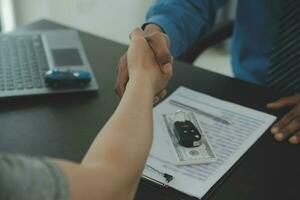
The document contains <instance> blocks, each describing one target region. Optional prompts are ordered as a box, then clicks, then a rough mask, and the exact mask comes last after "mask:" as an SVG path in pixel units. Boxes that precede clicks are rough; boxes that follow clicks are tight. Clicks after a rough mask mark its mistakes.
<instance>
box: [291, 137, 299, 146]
mask: <svg viewBox="0 0 300 200" xmlns="http://www.w3.org/2000/svg"><path fill="white" fill-rule="evenodd" d="M289 142H290V143H291V144H298V143H299V139H298V137H297V136H293V137H291V138H290V139H289Z"/></svg>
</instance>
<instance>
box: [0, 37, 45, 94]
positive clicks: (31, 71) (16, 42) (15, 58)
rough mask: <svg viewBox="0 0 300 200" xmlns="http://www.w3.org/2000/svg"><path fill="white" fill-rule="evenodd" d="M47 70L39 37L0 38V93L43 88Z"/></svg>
mask: <svg viewBox="0 0 300 200" xmlns="http://www.w3.org/2000/svg"><path fill="white" fill-rule="evenodd" d="M48 69H49V67H48V63H47V58H46V54H45V50H44V47H43V43H42V39H41V36H40V35H22V36H0V91H14V90H17V91H19V90H28V89H29V90H30V89H36V88H44V87H45V81H44V74H45V72H46V71H47V70H48Z"/></svg>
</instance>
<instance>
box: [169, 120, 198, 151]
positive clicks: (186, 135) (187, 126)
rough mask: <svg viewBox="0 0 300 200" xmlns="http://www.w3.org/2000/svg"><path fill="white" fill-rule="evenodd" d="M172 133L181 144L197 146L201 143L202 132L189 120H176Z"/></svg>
mask: <svg viewBox="0 0 300 200" xmlns="http://www.w3.org/2000/svg"><path fill="white" fill-rule="evenodd" d="M174 133H175V136H176V138H177V140H178V142H179V144H180V145H181V146H184V147H198V146H200V144H201V142H200V141H201V133H202V132H201V130H198V129H197V128H196V126H195V125H194V124H193V123H192V122H191V121H188V120H185V121H176V122H175V123H174Z"/></svg>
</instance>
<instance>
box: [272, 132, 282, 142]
mask: <svg viewBox="0 0 300 200" xmlns="http://www.w3.org/2000/svg"><path fill="white" fill-rule="evenodd" d="M274 137H275V139H276V140H277V141H282V140H283V139H284V136H283V134H282V133H277V134H276V135H275V136H274Z"/></svg>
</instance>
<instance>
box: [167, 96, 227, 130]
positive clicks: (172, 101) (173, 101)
mask: <svg viewBox="0 0 300 200" xmlns="http://www.w3.org/2000/svg"><path fill="white" fill-rule="evenodd" d="M170 104H171V105H174V106H178V107H181V108H184V109H188V110H191V111H193V112H195V113H198V114H200V115H203V116H205V117H208V118H211V119H213V120H215V121H217V122H221V123H223V124H226V125H229V124H231V122H229V121H227V120H225V119H222V118H221V117H218V116H215V115H212V114H210V113H207V112H205V111H202V110H199V109H198V108H194V107H192V106H189V105H186V104H183V103H181V102H178V101H175V100H172V99H171V100H170Z"/></svg>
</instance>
